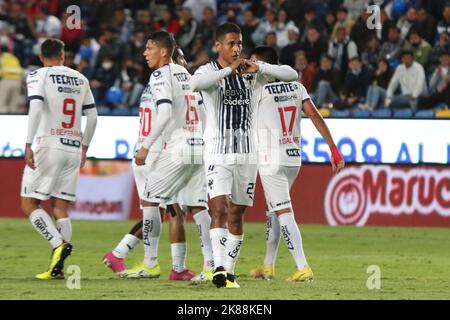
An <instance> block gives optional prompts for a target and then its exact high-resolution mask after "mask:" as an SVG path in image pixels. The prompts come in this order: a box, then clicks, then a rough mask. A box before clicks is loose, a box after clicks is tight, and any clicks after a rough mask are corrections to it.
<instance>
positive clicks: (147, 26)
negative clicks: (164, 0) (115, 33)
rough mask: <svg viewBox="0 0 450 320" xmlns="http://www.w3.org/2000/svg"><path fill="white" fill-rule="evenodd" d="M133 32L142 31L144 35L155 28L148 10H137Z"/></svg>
mask: <svg viewBox="0 0 450 320" xmlns="http://www.w3.org/2000/svg"><path fill="white" fill-rule="evenodd" d="M134 30H135V32H143V33H144V34H145V35H146V36H147V35H148V34H150V33H152V32H153V31H155V30H156V27H155V22H154V21H153V16H152V15H151V13H150V11H148V10H144V11H139V12H138V15H137V19H136V23H135V27H134Z"/></svg>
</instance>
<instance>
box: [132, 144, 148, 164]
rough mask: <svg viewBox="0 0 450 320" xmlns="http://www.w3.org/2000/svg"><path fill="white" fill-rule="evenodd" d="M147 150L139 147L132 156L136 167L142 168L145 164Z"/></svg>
mask: <svg viewBox="0 0 450 320" xmlns="http://www.w3.org/2000/svg"><path fill="white" fill-rule="evenodd" d="M147 155H148V149H145V148H144V147H141V148H140V149H139V150H138V151H137V152H136V154H135V155H134V161H135V162H136V164H137V165H138V166H143V165H144V164H145V159H147Z"/></svg>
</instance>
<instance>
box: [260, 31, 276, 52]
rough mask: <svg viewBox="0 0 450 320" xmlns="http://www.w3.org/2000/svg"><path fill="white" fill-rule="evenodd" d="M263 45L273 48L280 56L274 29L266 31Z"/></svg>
mask: <svg viewBox="0 0 450 320" xmlns="http://www.w3.org/2000/svg"><path fill="white" fill-rule="evenodd" d="M263 45H265V46H269V47H272V48H274V49H275V50H276V51H277V54H278V56H280V48H278V46H277V34H276V32H275V31H271V32H268V33H267V34H266V37H265V38H264V43H263Z"/></svg>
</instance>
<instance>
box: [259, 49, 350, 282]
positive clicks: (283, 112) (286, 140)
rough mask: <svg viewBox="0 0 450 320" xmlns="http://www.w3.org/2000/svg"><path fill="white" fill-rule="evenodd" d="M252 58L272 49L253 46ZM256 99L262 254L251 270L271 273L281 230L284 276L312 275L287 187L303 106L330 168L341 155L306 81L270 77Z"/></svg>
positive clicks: (268, 57)
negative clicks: (290, 269) (287, 269)
mask: <svg viewBox="0 0 450 320" xmlns="http://www.w3.org/2000/svg"><path fill="white" fill-rule="evenodd" d="M251 59H252V60H254V61H256V60H259V61H264V62H267V63H271V64H276V63H278V55H277V52H276V51H275V50H274V49H273V48H271V47H265V46H263V47H257V48H255V49H254V50H253V51H252V53H251ZM256 99H257V101H258V102H257V103H258V112H257V114H258V115H257V118H258V120H257V121H258V150H259V154H260V157H259V159H260V161H261V162H260V164H259V168H258V171H259V176H260V178H261V182H262V185H263V189H264V195H265V198H266V204H267V208H268V211H267V230H266V257H265V260H264V266H259V267H257V268H256V269H253V270H252V271H251V272H250V275H251V276H253V277H254V278H264V279H271V278H272V277H273V276H274V266H275V258H276V253H277V249H278V244H279V240H280V233H281V234H282V237H283V239H284V241H285V243H286V246H287V248H288V249H289V252H290V253H291V254H292V257H293V258H294V260H295V263H296V265H297V271H296V272H295V273H294V274H293V275H292V276H290V277H289V278H287V280H288V281H312V280H313V272H312V270H311V268H310V267H309V266H308V263H307V261H306V258H305V254H304V252H303V246H302V237H301V234H300V230H299V229H298V226H297V223H296V221H295V216H294V210H293V209H292V204H291V198H290V195H289V190H290V188H291V186H292V184H293V182H294V181H295V179H296V177H297V175H298V173H299V171H300V166H301V147H300V140H301V136H300V120H301V112H302V109H303V111H304V112H305V113H306V115H307V116H308V117H309V118H310V119H311V121H312V123H313V124H314V126H315V127H316V129H317V130H318V131H319V132H320V134H321V135H322V136H323V137H324V138H325V140H326V142H327V144H328V145H329V147H330V150H331V165H332V169H333V171H334V172H335V173H338V172H339V171H341V170H342V168H343V167H344V160H343V159H342V156H341V154H340V153H339V151H338V149H337V147H336V145H335V144H334V141H333V138H332V136H331V133H330V131H329V129H328V127H327V125H326V123H325V121H324V120H323V118H322V116H321V115H320V113H319V112H318V111H317V109H316V107H315V106H314V103H313V102H312V101H311V99H310V97H309V95H308V93H307V92H306V89H305V87H304V86H303V85H302V84H300V83H298V82H297V81H294V82H288V83H286V82H280V81H278V80H276V79H273V81H272V82H270V83H268V84H266V85H265V86H264V87H263V90H261V92H260V96H259V97H256Z"/></svg>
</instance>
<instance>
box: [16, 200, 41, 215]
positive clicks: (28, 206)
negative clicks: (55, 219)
mask: <svg viewBox="0 0 450 320" xmlns="http://www.w3.org/2000/svg"><path fill="white" fill-rule="evenodd" d="M20 207H21V209H22V212H23V213H25V214H26V215H27V216H29V215H30V214H31V213H32V212H33V211H34V210H36V209H38V208H39V201H37V200H36V199H33V198H21V200H20Z"/></svg>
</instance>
